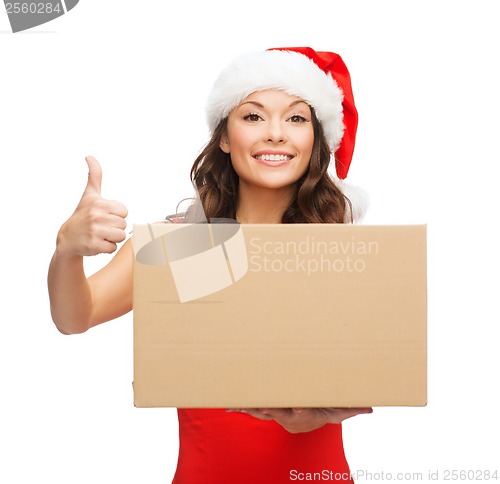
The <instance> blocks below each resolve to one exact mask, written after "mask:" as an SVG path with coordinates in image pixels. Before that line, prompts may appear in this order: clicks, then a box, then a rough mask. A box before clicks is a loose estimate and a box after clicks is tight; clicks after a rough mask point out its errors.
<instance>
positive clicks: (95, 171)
mask: <svg viewBox="0 0 500 484" xmlns="http://www.w3.org/2000/svg"><path fill="white" fill-rule="evenodd" d="M85 161H86V162H87V165H88V167H89V179H88V182H87V186H86V187H85V192H84V194H87V193H93V194H96V195H101V182H102V169H101V165H100V164H99V162H98V161H97V160H96V159H95V158H94V157H93V156H87V157H86V158H85Z"/></svg>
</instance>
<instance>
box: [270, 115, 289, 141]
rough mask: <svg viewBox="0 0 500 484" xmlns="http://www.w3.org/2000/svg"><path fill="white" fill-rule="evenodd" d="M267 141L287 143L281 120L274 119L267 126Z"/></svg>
mask: <svg viewBox="0 0 500 484" xmlns="http://www.w3.org/2000/svg"><path fill="white" fill-rule="evenodd" d="M266 136H267V141H269V142H271V143H284V142H285V141H286V130H285V126H284V125H283V121H282V120H281V119H280V118H272V119H270V120H269V121H268V125H267V133H266Z"/></svg>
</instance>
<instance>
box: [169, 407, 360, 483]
mask: <svg viewBox="0 0 500 484" xmlns="http://www.w3.org/2000/svg"><path fill="white" fill-rule="evenodd" d="M178 416H179V436H180V446H179V460H178V463H177V471H176V473H175V477H174V480H173V484H281V483H288V484H289V483H290V482H293V481H299V482H300V481H313V480H316V481H323V482H325V481H326V482H344V483H352V482H353V481H352V480H351V479H350V475H349V467H348V465H347V462H346V459H345V455H344V448H343V444H342V427H341V425H340V424H327V425H325V426H323V427H321V428H319V429H317V430H313V431H312V432H304V433H299V434H291V433H289V432H288V431H286V430H285V429H283V427H281V426H280V425H279V424H278V423H276V422H274V421H272V420H259V419H257V418H255V417H252V416H250V415H247V414H244V413H240V412H227V411H226V410H224V409H179V410H178ZM314 473H316V475H315V474H314ZM308 477H309V478H308ZM314 477H315V479H314Z"/></svg>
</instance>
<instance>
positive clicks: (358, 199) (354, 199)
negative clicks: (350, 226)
mask: <svg viewBox="0 0 500 484" xmlns="http://www.w3.org/2000/svg"><path fill="white" fill-rule="evenodd" d="M337 186H338V187H339V188H340V189H341V190H342V192H343V194H344V195H345V196H346V197H347V198H348V199H349V200H350V201H351V205H352V218H353V221H354V223H359V222H361V221H362V220H363V217H364V216H365V214H366V212H367V210H368V206H369V205H370V197H369V196H368V193H366V192H365V191H364V190H363V189H362V188H360V187H356V186H353V185H349V184H347V183H344V182H343V181H340V180H337ZM350 221H351V212H350V211H348V213H347V214H346V222H350Z"/></svg>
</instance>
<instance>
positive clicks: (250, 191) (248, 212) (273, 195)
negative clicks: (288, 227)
mask: <svg viewBox="0 0 500 484" xmlns="http://www.w3.org/2000/svg"><path fill="white" fill-rule="evenodd" d="M294 190H295V187H294V186H288V187H283V188H278V189H276V188H263V187H256V186H248V185H246V184H245V183H242V182H241V181H240V185H239V196H238V204H237V207H236V218H237V219H238V221H239V222H240V223H244V224H279V223H281V219H282V217H283V214H284V213H285V210H286V208H287V207H288V205H289V204H290V202H291V200H292V197H293V194H294Z"/></svg>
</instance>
